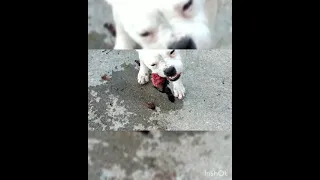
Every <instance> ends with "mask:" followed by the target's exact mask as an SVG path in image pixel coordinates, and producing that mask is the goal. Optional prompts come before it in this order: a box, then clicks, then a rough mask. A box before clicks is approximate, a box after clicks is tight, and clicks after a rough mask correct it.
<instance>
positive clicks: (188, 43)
mask: <svg viewBox="0 0 320 180" xmlns="http://www.w3.org/2000/svg"><path fill="white" fill-rule="evenodd" d="M168 49H197V47H196V44H195V43H194V41H193V40H192V39H191V38H190V37H184V38H182V39H180V40H179V41H176V42H174V43H172V44H170V45H169V47H168Z"/></svg>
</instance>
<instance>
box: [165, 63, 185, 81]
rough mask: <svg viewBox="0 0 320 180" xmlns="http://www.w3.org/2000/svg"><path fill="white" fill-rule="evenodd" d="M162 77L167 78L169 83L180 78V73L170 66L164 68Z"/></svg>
mask: <svg viewBox="0 0 320 180" xmlns="http://www.w3.org/2000/svg"><path fill="white" fill-rule="evenodd" d="M163 72H164V75H166V76H167V79H168V80H169V81H176V80H178V79H179V78H180V75H181V73H177V70H176V68H175V67H174V66H170V67H168V68H166V69H165V70H164V71H163Z"/></svg>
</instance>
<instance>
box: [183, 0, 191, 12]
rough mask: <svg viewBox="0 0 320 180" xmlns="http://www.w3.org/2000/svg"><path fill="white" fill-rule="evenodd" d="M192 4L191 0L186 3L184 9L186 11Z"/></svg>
mask: <svg viewBox="0 0 320 180" xmlns="http://www.w3.org/2000/svg"><path fill="white" fill-rule="evenodd" d="M191 5H192V0H189V1H188V2H187V3H186V4H184V5H183V7H182V10H183V11H186V10H187V9H189V7H190V6H191Z"/></svg>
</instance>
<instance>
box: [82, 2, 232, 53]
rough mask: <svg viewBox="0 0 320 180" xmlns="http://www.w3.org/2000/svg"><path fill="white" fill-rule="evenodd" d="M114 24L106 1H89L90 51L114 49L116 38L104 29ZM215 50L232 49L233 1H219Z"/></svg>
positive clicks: (214, 36) (214, 37)
mask: <svg viewBox="0 0 320 180" xmlns="http://www.w3.org/2000/svg"><path fill="white" fill-rule="evenodd" d="M105 23H112V24H114V22H113V17H112V10H111V8H110V6H109V5H108V4H107V3H106V2H105V1H104V0H88V49H112V48H113V46H114V42H115V38H114V37H113V36H112V35H111V34H110V32H109V31H108V30H107V29H106V28H104V27H103V25H104V24H105ZM211 29H212V32H213V36H212V42H213V43H214V48H227V49H231V48H232V0H218V11H217V19H216V25H215V26H214V27H213V26H212V27H211Z"/></svg>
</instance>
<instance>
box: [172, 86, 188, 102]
mask: <svg viewBox="0 0 320 180" xmlns="http://www.w3.org/2000/svg"><path fill="white" fill-rule="evenodd" d="M185 92H186V90H185V88H184V86H183V85H176V86H173V95H174V96H175V97H177V98H179V99H183V97H184V95H185Z"/></svg>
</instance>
